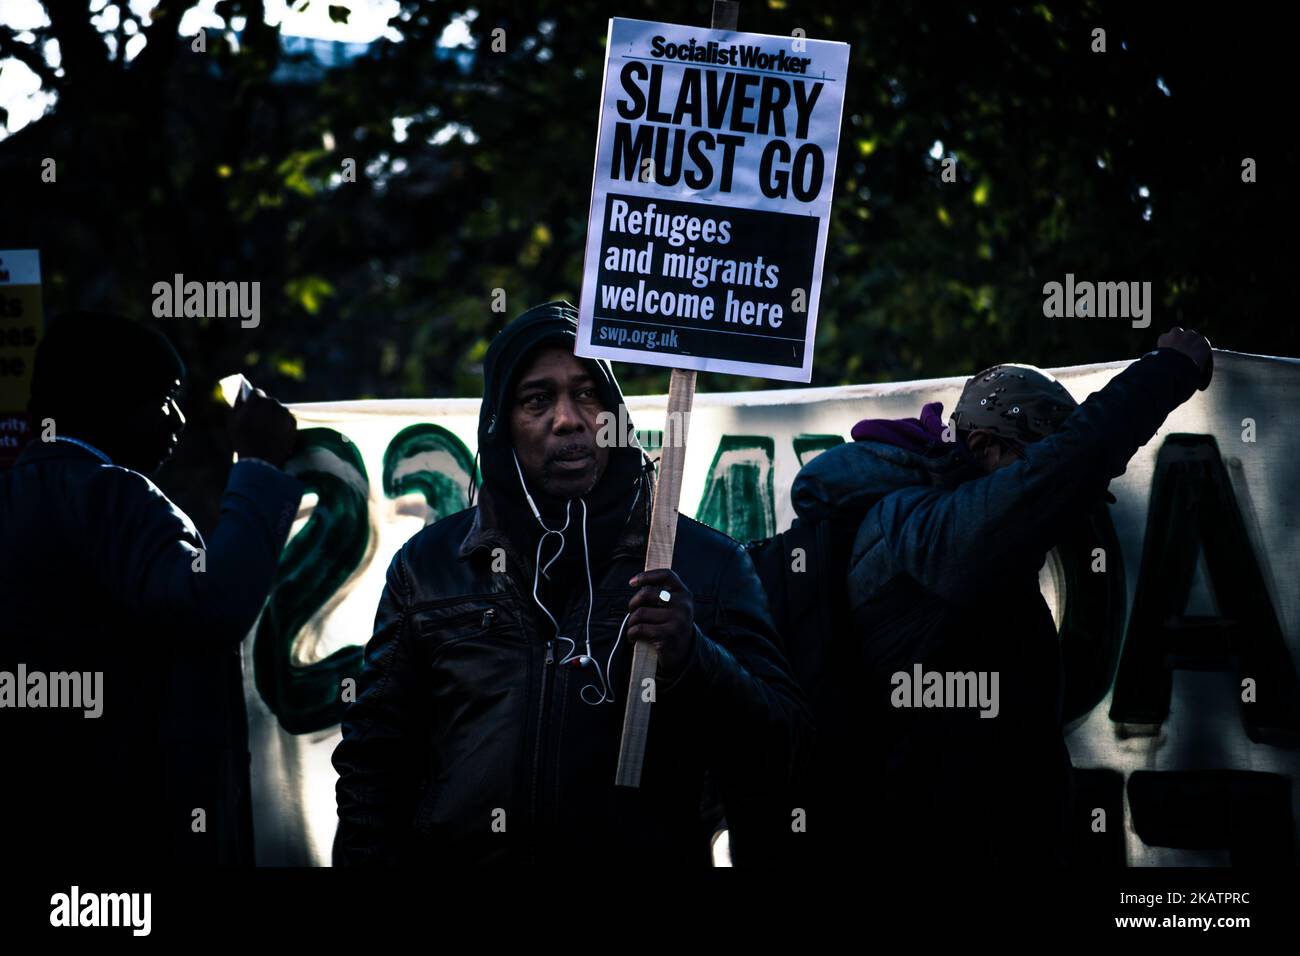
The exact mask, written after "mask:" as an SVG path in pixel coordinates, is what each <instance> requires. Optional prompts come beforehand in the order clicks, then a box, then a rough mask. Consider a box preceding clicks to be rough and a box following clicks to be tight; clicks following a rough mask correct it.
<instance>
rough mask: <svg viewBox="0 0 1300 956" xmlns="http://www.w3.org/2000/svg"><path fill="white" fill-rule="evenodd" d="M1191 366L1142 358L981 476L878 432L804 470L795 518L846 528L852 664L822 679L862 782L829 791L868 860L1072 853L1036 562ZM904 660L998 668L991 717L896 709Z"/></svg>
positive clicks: (1056, 669) (1174, 398)
mask: <svg viewBox="0 0 1300 956" xmlns="http://www.w3.org/2000/svg"><path fill="white" fill-rule="evenodd" d="M1198 378H1199V374H1198V372H1197V369H1196V367H1195V365H1194V363H1192V362H1191V360H1189V359H1188V358H1187V357H1186V356H1184V355H1183V354H1182V353H1179V352H1177V351H1174V350H1171V349H1159V350H1157V351H1155V352H1151V353H1149V354H1148V355H1146V356H1144V357H1143V358H1141V359H1139V360H1138V361H1137V362H1134V363H1133V364H1132V365H1130V366H1129V367H1128V368H1127V369H1125V370H1124V371H1122V372H1121V373H1119V374H1118V375H1116V376H1115V377H1114V378H1113V379H1112V380H1111V381H1110V382H1109V383H1108V384H1107V385H1106V386H1105V387H1104V388H1103V389H1101V390H1100V391H1099V392H1096V393H1094V394H1093V395H1091V396H1090V397H1089V398H1088V399H1087V400H1086V401H1085V402H1083V403H1082V404H1081V405H1080V406H1079V407H1078V408H1077V409H1076V410H1075V411H1074V412H1073V413H1072V414H1071V416H1070V418H1069V419H1068V420H1067V421H1066V422H1065V424H1064V425H1063V426H1062V427H1061V429H1060V430H1059V431H1057V432H1056V433H1055V434H1054V435H1052V436H1050V437H1048V438H1045V439H1043V440H1042V441H1039V442H1036V443H1034V444H1031V445H1028V446H1026V450H1025V460H1023V461H1019V462H1016V463H1015V464H1014V465H1011V466H1009V467H1006V468H1003V469H1001V470H999V471H997V472H995V473H993V474H991V475H985V474H983V473H982V472H978V471H976V470H975V469H974V468H973V466H972V465H970V463H969V462H966V461H964V460H963V459H962V458H961V457H960V455H959V453H958V452H957V451H954V452H953V453H950V454H948V455H943V456H940V457H932V458H927V457H925V456H923V455H920V454H915V453H912V452H909V451H906V450H904V449H901V448H897V447H894V446H892V445H888V444H883V443H878V442H853V443H851V444H847V445H841V446H838V447H836V448H833V449H830V450H828V451H825V452H823V453H822V454H821V455H819V456H818V457H817V458H815V459H814V460H813V461H812V462H810V463H809V464H808V465H807V466H806V467H805V468H804V469H803V470H802V471H801V472H800V474H799V476H798V478H797V479H796V480H795V483H794V487H793V490H792V497H793V501H794V506H795V510H796V511H797V512H798V513H799V515H800V517H801V518H802V519H804V520H806V521H818V520H825V519H828V518H830V519H832V520H840V521H844V520H851V521H855V522H858V523H859V527H858V532H857V538H856V541H855V542H854V546H853V555H852V559H851V563H850V566H849V568H848V575H847V587H848V597H849V603H850V605H851V607H852V613H853V620H854V629H855V641H856V647H857V652H858V660H857V662H856V666H854V667H845V666H841V668H840V671H839V673H837V674H835V675H832V682H833V683H834V685H835V688H834V695H835V703H834V706H833V708H832V710H833V712H834V713H836V714H839V715H841V716H842V717H843V720H844V721H845V722H846V723H850V722H851V723H852V724H853V726H846V727H843V728H840V730H841V733H842V736H843V737H844V738H845V739H856V740H857V741H858V745H857V754H856V755H854V756H855V758H856V760H857V761H858V763H857V764H856V765H854V766H853V767H852V768H851V769H852V770H853V771H854V773H855V774H856V775H857V777H858V778H859V779H866V780H869V781H872V782H873V783H872V786H871V787H870V789H868V790H867V791H866V792H865V793H863V792H861V788H860V787H859V788H856V789H855V790H854V791H853V792H851V793H850V792H847V791H843V790H842V791H841V792H838V793H835V794H834V795H833V797H832V800H833V801H834V802H838V801H841V800H842V801H844V802H843V805H842V806H833V807H831V809H833V810H838V811H841V812H837V813H836V819H837V820H841V821H843V827H842V830H841V832H840V838H841V841H842V845H843V846H845V847H852V848H853V850H854V851H856V852H860V853H863V854H865V855H866V857H867V862H872V861H875V862H877V863H881V864H888V863H889V862H890V861H891V860H898V859H924V860H926V861H927V862H932V861H934V860H939V859H942V860H949V861H961V862H963V863H967V864H969V863H975V862H982V863H996V862H1007V861H1011V860H1021V861H1037V862H1040V863H1049V864H1050V863H1061V862H1064V861H1065V860H1066V859H1067V856H1068V853H1067V848H1068V844H1069V841H1070V828H1071V826H1072V822H1071V807H1070V765H1069V756H1068V753H1067V751H1066V748H1065V744H1064V741H1063V740H1062V737H1061V730H1060V720H1061V702H1060V701H1061V673H1060V653H1059V647H1058V638H1057V631H1056V625H1055V623H1054V622H1053V619H1052V615H1051V612H1050V611H1049V610H1048V607H1047V604H1046V602H1045V601H1044V600H1043V597H1042V594H1041V593H1040V591H1039V586H1038V572H1039V569H1040V568H1041V567H1042V565H1043V562H1044V559H1045V557H1046V554H1047V552H1048V551H1049V550H1050V549H1051V548H1052V547H1053V545H1054V544H1055V543H1056V542H1057V541H1058V540H1059V539H1060V537H1061V534H1062V530H1063V529H1064V528H1066V527H1067V525H1068V523H1069V522H1071V521H1077V520H1082V519H1083V518H1085V517H1086V515H1087V511H1088V509H1089V508H1090V507H1093V506H1096V505H1097V504H1099V502H1100V500H1101V496H1102V494H1103V492H1104V490H1105V487H1106V484H1107V482H1108V481H1109V480H1110V479H1111V478H1113V477H1116V476H1118V475H1121V474H1123V472H1124V470H1125V467H1126V465H1127V463H1128V460H1129V459H1130V458H1131V457H1132V456H1133V454H1134V453H1135V452H1136V451H1137V450H1138V449H1139V448H1140V447H1141V446H1142V445H1144V444H1145V443H1146V442H1147V441H1149V440H1150V439H1151V437H1152V436H1153V435H1154V434H1155V433H1156V430H1157V429H1158V428H1159V427H1160V425H1161V423H1162V422H1163V421H1164V420H1165V418H1166V416H1167V415H1168V414H1169V413H1170V412H1171V411H1173V410H1174V409H1175V408H1177V407H1178V405H1180V404H1181V403H1182V402H1184V401H1186V400H1187V398H1188V397H1189V396H1191V394H1192V393H1193V392H1194V391H1195V389H1196V386H1197V382H1198ZM917 664H919V665H921V667H922V673H923V674H924V673H927V672H940V673H944V674H947V673H971V672H976V673H978V672H985V673H992V672H997V673H998V676H999V685H998V698H999V700H998V708H997V716H996V717H990V718H984V717H981V716H980V715H979V709H978V708H969V707H968V708H964V709H954V708H934V709H931V708H925V707H922V708H915V707H913V708H906V707H899V706H896V705H895V702H894V700H893V699H892V697H893V693H894V691H895V689H896V688H897V686H898V685H897V684H896V683H895V682H894V679H893V675H895V674H897V673H900V672H903V673H907V674H909V675H913V674H914V673H915V671H914V667H915V665H917ZM821 716H822V715H821V714H819V715H818V717H819V719H820V718H821ZM839 757H840V758H842V759H843V760H845V761H847V760H849V759H850V757H849V755H848V754H843V753H841V754H839Z"/></svg>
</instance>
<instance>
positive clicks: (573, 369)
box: [510, 346, 609, 499]
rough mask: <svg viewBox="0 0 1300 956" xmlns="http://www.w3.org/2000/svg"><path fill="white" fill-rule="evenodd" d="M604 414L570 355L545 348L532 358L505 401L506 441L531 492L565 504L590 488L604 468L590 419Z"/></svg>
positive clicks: (605, 454)
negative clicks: (537, 491)
mask: <svg viewBox="0 0 1300 956" xmlns="http://www.w3.org/2000/svg"><path fill="white" fill-rule="evenodd" d="M605 410H606V409H605V407H604V406H603V405H602V404H601V401H600V398H599V394H598V392H597V391H596V382H595V380H594V379H593V378H592V377H591V375H590V374H589V373H588V372H587V370H586V369H585V368H583V366H582V363H581V362H579V361H578V359H577V358H575V357H574V355H573V354H572V353H571V352H569V351H568V350H567V349H564V348H562V347H559V346H551V347H545V348H542V349H540V350H538V351H537V352H536V353H535V354H534V355H533V357H532V360H531V362H530V363H529V364H528V366H527V367H526V368H525V369H524V372H523V374H521V375H520V376H519V383H518V384H517V385H516V386H515V390H514V394H513V395H512V396H511V406H510V436H511V440H512V441H513V442H514V448H515V454H516V455H517V456H518V457H519V466H520V467H521V468H522V469H523V472H524V476H525V477H526V478H527V479H528V481H529V483H530V484H531V485H532V486H533V487H534V488H540V489H541V490H542V493H543V494H546V495H548V496H550V497H552V498H559V499H567V498H577V497H579V496H581V495H585V494H587V492H589V491H591V489H592V488H594V487H596V483H597V482H598V481H600V478H601V476H602V475H604V474H605V467H606V466H607V465H608V464H609V449H608V448H606V447H603V446H601V445H598V444H597V443H596V431H597V422H596V416H597V415H599V414H600V413H601V412H603V411H605Z"/></svg>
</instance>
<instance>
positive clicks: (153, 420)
mask: <svg viewBox="0 0 1300 956" xmlns="http://www.w3.org/2000/svg"><path fill="white" fill-rule="evenodd" d="M180 391H181V380H180V379H175V380H174V381H173V382H172V384H171V386H170V387H169V388H167V389H166V390H165V391H164V392H162V393H160V394H159V395H158V396H157V398H155V399H150V400H148V401H144V402H141V403H140V404H139V405H137V406H136V407H135V408H133V409H131V410H130V411H129V412H127V413H126V415H125V416H124V421H123V428H122V437H121V447H120V448H119V449H117V450H116V454H113V456H112V457H113V459H114V461H116V462H118V463H119V464H122V465H125V466H126V467H128V468H131V469H134V470H135V471H140V472H144V473H149V472H153V471H157V470H158V469H159V468H160V467H162V465H163V463H164V462H166V461H167V459H168V458H170V457H171V456H172V454H173V452H175V451H176V446H177V444H178V443H179V442H180V439H181V433H182V432H183V431H185V416H184V415H183V414H182V413H181V407H180V404H179V403H178V399H179V397H180Z"/></svg>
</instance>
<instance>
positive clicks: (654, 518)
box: [614, 0, 740, 787]
mask: <svg viewBox="0 0 1300 956" xmlns="http://www.w3.org/2000/svg"><path fill="white" fill-rule="evenodd" d="M739 19H740V3H739V0H714V3H713V22H712V24H711V26H712V27H713V29H715V30H735V29H736V25H737V23H738V22H739ZM694 402H695V372H694V370H689V369H679V368H675V369H673V374H672V378H671V379H670V380H669V383H668V410H667V420H666V422H665V426H667V427H665V428H664V442H665V444H664V447H663V450H662V453H661V455H660V458H659V479H658V481H657V482H656V483H655V500H654V508H653V510H652V511H651V513H650V534H649V538H648V540H647V541H646V549H645V570H647V571H653V570H655V569H658V568H671V567H672V566H673V546H674V545H675V544H676V542H677V505H678V503H679V502H680V501H681V496H682V470H683V469H684V467H685V465H686V433H687V423H688V422H689V421H690V415H691V405H692V404H694ZM674 422H680V423H681V425H680V427H672V426H673V423H674ZM658 670H659V654H658V653H657V652H656V651H655V648H654V645H653V644H650V643H647V642H646V641H636V642H635V644H634V646H633V649H632V676H631V679H630V680H629V682H628V691H627V709H626V710H625V711H624V712H623V738H622V740H621V741H620V742H619V747H618V770H617V772H616V773H615V775H614V783H615V785H617V786H620V787H639V786H641V764H642V763H643V762H644V760H645V744H646V736H647V735H648V733H649V731H650V706H651V704H650V701H648V700H646V699H645V698H646V697H647V696H648V697H653V694H646V693H645V688H647V687H653V686H654V685H653V681H654V679H655V675H656V674H657V673H658ZM647 680H649V681H651V683H650V684H646V681H647Z"/></svg>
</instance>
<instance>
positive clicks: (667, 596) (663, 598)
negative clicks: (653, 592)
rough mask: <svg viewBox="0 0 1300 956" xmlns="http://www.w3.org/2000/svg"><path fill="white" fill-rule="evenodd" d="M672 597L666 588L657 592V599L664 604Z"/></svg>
mask: <svg viewBox="0 0 1300 956" xmlns="http://www.w3.org/2000/svg"><path fill="white" fill-rule="evenodd" d="M672 599H673V595H672V592H671V591H669V590H668V589H667V588H665V589H664V590H662V591H660V592H659V600H661V601H663V602H664V603H665V604H667V603H668V602H669V601H671V600H672Z"/></svg>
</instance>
